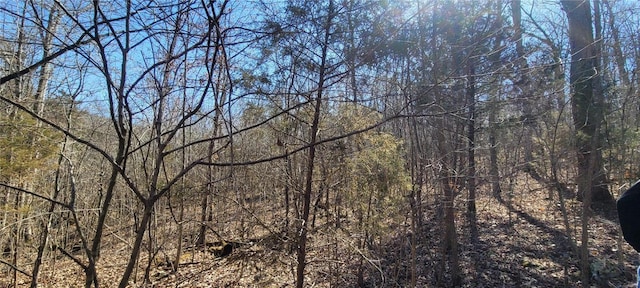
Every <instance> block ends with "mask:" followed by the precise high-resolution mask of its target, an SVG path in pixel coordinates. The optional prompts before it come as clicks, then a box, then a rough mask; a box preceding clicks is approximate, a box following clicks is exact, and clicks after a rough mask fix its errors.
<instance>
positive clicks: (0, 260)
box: [0, 259, 31, 278]
mask: <svg viewBox="0 0 640 288" xmlns="http://www.w3.org/2000/svg"><path fill="white" fill-rule="evenodd" d="M0 263H2V264H4V265H7V266H9V267H11V269H13V270H16V271H18V272H20V274H22V275H25V276H27V277H29V278H31V274H29V273H27V272H25V271H22V270H20V268H18V267H16V266H15V265H13V264H11V263H9V262H7V261H4V260H2V259H0Z"/></svg>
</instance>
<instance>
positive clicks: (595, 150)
mask: <svg viewBox="0 0 640 288" xmlns="http://www.w3.org/2000/svg"><path fill="white" fill-rule="evenodd" d="M561 3H562V6H563V7H564V10H565V12H566V14H567V19H568V22H569V42H570V45H571V55H572V59H571V68H570V73H571V76H570V80H571V91H572V93H573V95H572V97H571V105H572V114H573V123H574V125H575V130H576V139H575V145H576V150H577V158H578V180H577V183H578V195H579V197H583V196H584V195H583V194H584V193H585V192H586V191H588V189H590V190H591V193H592V194H591V196H592V200H593V203H594V204H598V205H611V204H613V202H614V199H613V196H612V195H611V193H610V192H609V189H608V187H607V182H608V181H607V177H606V174H605V173H604V167H603V163H602V152H601V151H602V150H601V148H602V145H601V143H600V141H593V139H594V137H596V133H597V131H598V130H597V129H596V127H598V126H599V125H600V123H601V122H602V120H603V117H604V116H603V109H604V107H603V96H602V95H601V94H600V93H598V92H600V91H599V90H600V89H597V88H598V87H599V86H600V85H599V81H601V80H600V77H599V75H598V71H597V67H598V66H597V63H598V61H597V59H598V57H600V55H598V54H597V49H596V46H595V45H593V44H594V38H593V32H592V31H593V30H592V29H593V27H592V26H593V25H592V21H591V7H590V2H589V1H571V0H563V1H561ZM595 139H598V137H596V138H595ZM591 162H593V163H591ZM590 166H591V167H593V170H591V171H590V169H589V167H590Z"/></svg>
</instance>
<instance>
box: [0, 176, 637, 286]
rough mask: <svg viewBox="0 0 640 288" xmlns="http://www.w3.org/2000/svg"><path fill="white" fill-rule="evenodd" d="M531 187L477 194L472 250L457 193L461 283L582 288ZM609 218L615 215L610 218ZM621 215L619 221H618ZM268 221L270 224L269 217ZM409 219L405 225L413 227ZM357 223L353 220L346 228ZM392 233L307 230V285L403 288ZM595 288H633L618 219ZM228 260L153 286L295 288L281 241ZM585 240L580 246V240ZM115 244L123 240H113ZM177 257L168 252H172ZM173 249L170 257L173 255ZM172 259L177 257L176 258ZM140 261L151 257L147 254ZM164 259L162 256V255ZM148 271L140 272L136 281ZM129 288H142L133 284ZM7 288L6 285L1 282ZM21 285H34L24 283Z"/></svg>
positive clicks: (433, 227)
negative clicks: (360, 281)
mask: <svg viewBox="0 0 640 288" xmlns="http://www.w3.org/2000/svg"><path fill="white" fill-rule="evenodd" d="M533 186H534V187H528V188H527V189H522V190H523V191H525V190H526V191H530V192H526V193H525V192H521V193H513V194H512V195H509V193H506V192H505V193H503V197H502V198H503V200H502V201H499V200H497V199H496V198H494V197H490V196H488V195H482V196H479V198H478V200H477V209H478V235H479V236H478V239H477V241H475V242H476V243H475V244H474V243H473V242H474V241H473V239H471V237H470V236H468V235H470V234H471V233H469V232H470V231H469V227H468V225H466V224H465V223H466V217H465V216H464V211H465V210H464V206H463V203H462V202H463V201H462V200H463V199H464V197H463V195H460V196H459V198H458V199H459V201H458V202H459V203H461V204H460V207H459V210H458V211H459V213H458V222H457V223H458V231H459V233H458V235H460V236H459V239H458V240H459V243H460V247H459V248H460V261H461V266H462V267H461V269H462V271H461V272H462V275H463V283H465V284H464V287H581V286H582V285H581V284H580V272H579V262H578V258H577V257H576V255H575V254H574V253H573V252H572V248H571V244H570V243H571V242H570V240H569V237H567V230H566V229H567V228H566V227H565V225H564V221H563V216H562V213H561V211H560V209H559V205H558V200H557V199H556V197H554V200H550V199H549V198H548V196H549V195H548V192H547V191H546V190H544V189H538V188H537V187H535V185H533ZM566 205H567V209H568V211H569V212H568V221H569V224H570V230H571V235H570V236H571V238H572V239H580V233H581V231H580V213H581V212H580V211H581V210H580V205H581V203H580V202H577V201H567V202H566ZM433 207H435V205H427V208H426V209H425V210H426V211H425V215H424V221H423V227H422V229H419V231H418V233H417V234H416V236H417V237H416V238H417V241H418V246H417V249H416V255H417V257H416V267H417V275H416V276H417V278H416V281H417V284H418V287H434V286H436V284H435V282H434V279H435V278H436V276H437V275H435V273H437V272H436V271H438V269H436V267H438V263H439V250H438V248H437V247H439V238H440V235H441V231H440V228H439V226H440V225H438V223H439V222H438V221H439V220H437V217H436V214H437V213H436V209H435V208H433ZM610 218H611V217H610ZM613 218H615V217H613ZM264 222H265V223H272V222H269V221H266V220H265V221H264ZM407 223H408V222H407ZM348 225H350V224H349V223H348V222H345V223H344V224H343V227H344V226H347V227H348ZM394 225H396V227H389V228H391V229H390V230H389V233H387V234H386V236H385V237H382V238H380V240H379V241H373V245H372V246H371V247H369V250H368V252H367V251H361V249H357V247H358V245H357V241H356V240H355V239H357V237H356V236H357V235H350V234H349V233H348V232H347V231H346V230H344V229H336V228H335V227H334V225H324V226H318V227H317V228H316V229H315V230H313V231H312V232H311V233H310V243H309V246H308V247H309V253H308V257H307V259H308V262H309V265H308V266H307V272H308V273H307V279H306V283H307V284H308V285H307V287H354V286H356V283H357V282H356V272H357V270H358V266H359V263H360V261H362V263H363V267H365V269H364V271H363V274H364V278H365V283H364V284H365V286H368V287H405V286H407V285H408V284H409V283H410V282H409V281H410V279H411V269H410V267H411V249H410V245H409V243H410V240H411V229H410V225H408V224H404V225H398V224H394ZM589 227H590V230H589V235H590V240H589V247H590V254H591V263H592V264H591V267H592V269H591V270H592V278H591V279H592V285H591V286H592V287H632V286H633V283H634V281H635V274H634V273H635V270H634V269H635V268H634V266H637V264H638V255H637V254H636V253H635V252H633V250H632V248H631V247H630V246H628V245H627V244H626V243H624V240H622V238H621V236H620V233H619V228H618V225H617V223H615V219H613V221H612V220H607V219H605V218H604V217H602V216H594V217H593V218H592V219H591V222H590V226H589ZM241 242H243V243H242V245H240V246H239V247H236V248H235V249H234V251H233V253H232V254H231V255H229V256H227V257H223V258H220V257H215V256H214V255H213V254H211V253H209V252H206V251H197V250H196V251H195V252H194V250H193V249H191V250H190V251H186V252H185V255H184V256H183V257H182V261H181V262H182V263H183V264H182V265H181V267H180V268H179V271H178V272H177V273H175V274H173V273H170V270H169V269H167V268H166V267H164V266H162V265H161V263H160V262H162V261H158V264H154V266H153V269H152V270H151V273H150V275H151V279H152V281H153V285H152V286H153V287H293V286H294V282H293V279H294V275H295V263H296V260H295V251H294V250H293V248H294V247H292V244H291V242H290V241H287V240H286V238H285V237H284V236H281V235H272V234H269V233H267V232H265V233H262V235H259V236H258V237H255V238H254V239H251V240H244V241H241ZM577 242H578V244H579V241H577ZM114 243H117V242H114ZM167 250H168V251H172V250H171V249H167ZM127 251H129V250H128V248H127V247H126V246H124V245H122V244H113V245H108V247H105V250H104V252H103V253H104V254H103V256H102V258H101V260H100V264H101V265H100V267H99V276H100V281H101V282H100V283H101V286H102V287H116V286H117V282H118V280H119V277H120V275H121V273H122V270H123V267H124V263H125V261H126V253H128V252H127ZM171 253H173V252H171ZM172 257H173V256H172ZM141 258H142V259H143V261H141V262H143V264H145V263H146V260H144V259H146V256H144V255H143V256H142V257H141ZM157 258H159V259H163V257H162V256H160V257H157ZM53 261H54V260H49V261H48V262H47V263H45V264H46V265H45V270H44V271H43V272H42V274H41V275H42V277H41V285H40V287H79V286H82V285H83V276H84V275H83V272H82V271H81V269H79V268H78V266H77V265H75V264H74V263H72V262H71V261H70V260H68V259H66V258H64V257H59V259H58V260H55V262H53ZM144 266H145V265H141V268H140V269H139V270H138V271H137V273H138V274H137V275H138V277H137V281H138V283H139V281H140V279H141V277H142V275H143V271H144ZM131 283H132V284H131V285H130V286H131V287H138V286H141V285H139V284H136V283H135V282H134V281H133V279H132V281H131ZM0 284H2V281H0ZM22 284H23V285H20V287H23V286H27V285H28V284H27V279H26V278H24V279H22Z"/></svg>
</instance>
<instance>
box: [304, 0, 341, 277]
mask: <svg viewBox="0 0 640 288" xmlns="http://www.w3.org/2000/svg"><path fill="white" fill-rule="evenodd" d="M333 9H334V7H333V1H330V2H329V8H328V11H327V21H326V23H325V24H324V27H323V28H324V29H323V30H324V39H323V42H322V54H321V59H320V61H321V63H320V71H319V74H318V86H317V96H316V99H315V108H314V112H313V121H312V122H311V130H310V131H309V133H310V135H309V136H310V141H309V145H310V146H309V154H308V159H307V161H308V163H307V171H306V172H307V173H306V177H305V179H306V183H305V189H304V196H303V204H302V218H301V222H302V223H300V234H299V235H300V236H299V238H298V253H297V254H298V255H297V256H298V267H297V271H296V287H298V288H303V287H304V268H305V265H306V262H305V261H306V254H307V253H306V247H307V227H308V223H307V222H308V220H309V209H310V206H311V191H312V189H313V169H314V166H315V165H314V164H315V163H314V160H315V156H316V142H317V140H316V139H317V135H318V131H319V124H320V109H321V107H322V93H323V92H324V82H325V73H326V70H327V67H326V65H327V53H328V50H329V47H328V46H329V37H330V35H331V26H332V22H333V17H334V11H333Z"/></svg>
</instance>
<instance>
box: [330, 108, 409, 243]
mask: <svg viewBox="0 0 640 288" xmlns="http://www.w3.org/2000/svg"><path fill="white" fill-rule="evenodd" d="M334 116H335V118H332V119H330V120H333V121H335V122H333V121H332V122H333V123H332V124H333V125H335V126H337V127H338V128H337V129H338V130H340V133H345V132H349V131H354V130H360V129H363V128H366V127H370V126H371V125H373V124H375V123H376V122H378V121H379V120H380V119H381V115H380V114H379V113H377V112H375V111H373V110H371V109H369V108H367V107H363V106H357V105H352V104H344V105H342V106H340V107H338V108H337V113H336V114H335V115H334ZM327 125H328V126H330V124H327ZM343 145H344V148H343V149H344V150H345V155H344V165H343V169H344V171H343V173H341V177H343V181H344V182H345V183H346V185H345V190H346V191H345V192H346V193H345V198H346V200H347V201H348V202H350V203H351V204H350V205H351V207H352V209H353V210H354V213H356V215H359V216H358V218H361V221H362V223H361V224H362V225H363V228H364V229H366V230H367V231H368V232H369V234H370V235H371V236H379V235H382V234H384V233H386V227H387V225H385V221H393V219H394V218H395V217H396V216H399V215H401V214H402V208H401V205H402V204H403V195H404V194H405V193H404V192H405V191H407V190H408V189H410V187H411V180H410V177H409V173H408V171H407V169H406V163H405V159H404V155H405V151H404V150H403V142H402V140H400V139H398V138H396V137H395V136H393V135H391V134H389V133H386V132H381V131H375V130H370V131H367V132H363V133H360V134H357V135H354V136H351V137H349V139H348V141H346V142H345V143H344V144H343ZM332 152H334V153H335V150H332Z"/></svg>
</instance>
